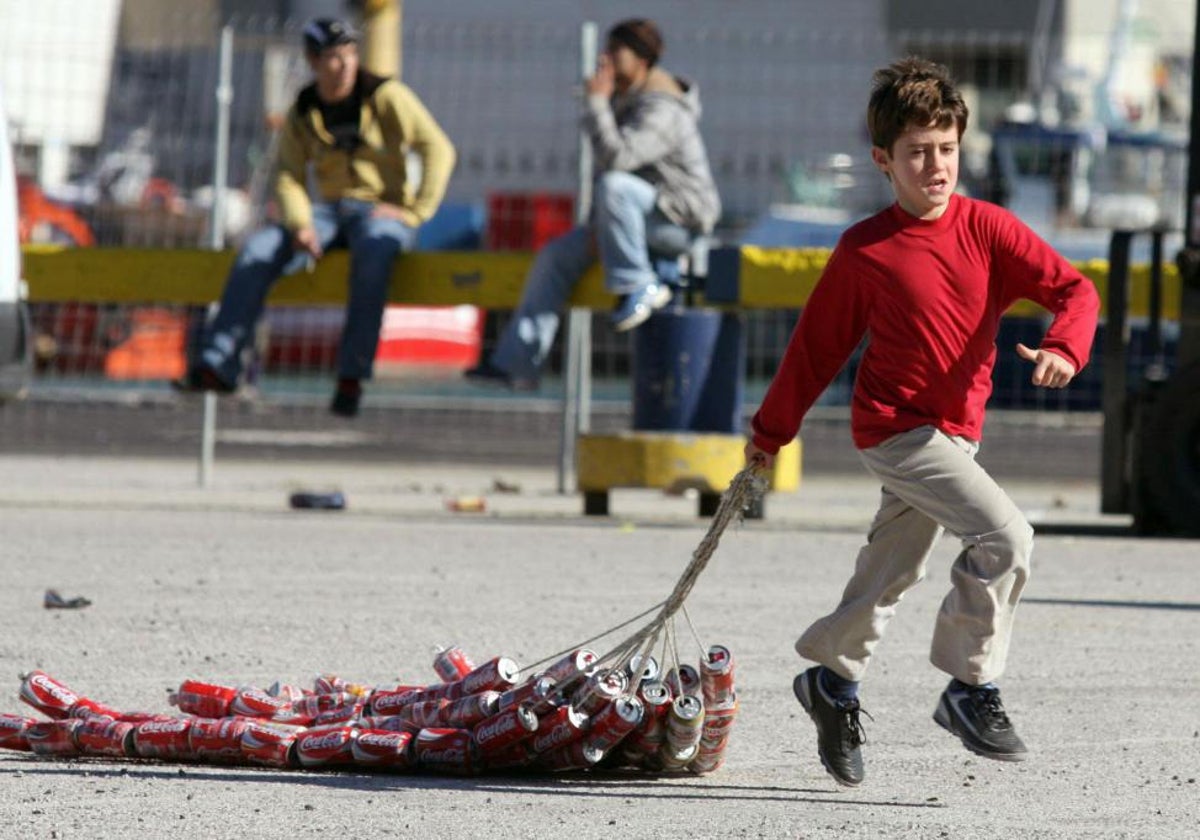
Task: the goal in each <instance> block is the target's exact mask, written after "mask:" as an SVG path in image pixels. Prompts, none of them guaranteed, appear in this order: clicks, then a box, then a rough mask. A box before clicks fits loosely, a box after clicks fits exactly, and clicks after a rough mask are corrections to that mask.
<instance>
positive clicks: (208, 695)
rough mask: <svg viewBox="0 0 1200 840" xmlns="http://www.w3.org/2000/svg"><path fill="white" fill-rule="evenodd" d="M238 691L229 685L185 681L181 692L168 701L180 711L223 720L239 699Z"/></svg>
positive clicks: (171, 696)
mask: <svg viewBox="0 0 1200 840" xmlns="http://www.w3.org/2000/svg"><path fill="white" fill-rule="evenodd" d="M237 693H238V692H237V689H236V688H232V687H230V686H227V685H214V684H212V683H205V682H200V681H199V680H184V681H183V682H182V683H180V684H179V690H178V691H175V692H173V693H172V694H171V695H170V696H169V697H168V698H167V699H168V702H170V703H171V705H173V706H177V707H179V711H181V712H186V713H187V714H189V715H195V716H196V717H202V718H223V717H226V716H228V715H229V707H230V705H231V704H232V703H233V699H234V698H235V697H237Z"/></svg>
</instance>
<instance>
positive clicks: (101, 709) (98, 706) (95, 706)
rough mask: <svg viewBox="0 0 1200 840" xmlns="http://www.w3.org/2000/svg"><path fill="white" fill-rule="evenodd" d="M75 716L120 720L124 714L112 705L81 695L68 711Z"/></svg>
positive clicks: (86, 718)
mask: <svg viewBox="0 0 1200 840" xmlns="http://www.w3.org/2000/svg"><path fill="white" fill-rule="evenodd" d="M68 714H69V715H70V716H71V717H73V718H80V719H82V720H88V719H89V718H101V719H103V720H119V719H121V718H122V715H121V713H120V712H119V711H117V710H116V709H114V708H113V707H112V706H108V705H105V704H104V703H99V702H97V701H95V700H91V699H89V698H87V697H80V698H79V699H78V700H76V701H75V705H73V706H72V707H71V711H70V712H69V713H68Z"/></svg>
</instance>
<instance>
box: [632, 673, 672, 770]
mask: <svg viewBox="0 0 1200 840" xmlns="http://www.w3.org/2000/svg"><path fill="white" fill-rule="evenodd" d="M638 697H639V698H640V699H641V701H642V705H643V706H644V707H645V712H644V714H643V715H642V720H641V722H640V723H639V724H638V725H637V728H636V729H635V730H634V732H633V735H632V736H630V738H629V740H628V742H627V745H628V747H629V749H631V750H632V751H633V755H631V756H630V757H631V758H634V759H636V758H637V757H638V756H641V757H645V756H648V755H653V754H654V753H656V752H658V749H659V747H661V746H662V744H663V741H665V740H666V739H667V713H668V712H669V711H670V709H671V690H670V689H668V688H667V686H666V685H665V684H664V683H661V682H658V681H657V680H655V681H652V682H647V683H642V686H641V688H639V689H638ZM628 752H629V750H627V753H628Z"/></svg>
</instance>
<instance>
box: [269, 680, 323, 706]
mask: <svg viewBox="0 0 1200 840" xmlns="http://www.w3.org/2000/svg"><path fill="white" fill-rule="evenodd" d="M311 693H313V692H309V691H305V690H304V689H303V688H301V687H300V686H298V685H292V684H290V683H283V682H279V681H278V680H276V681H275V682H273V683H271V687H270V688H268V689H267V694H270V695H271V696H272V697H279V698H282V699H283V700H287V701H289V702H292V703H295V702H296V701H297V700H299V699H301V698H302V697H305V696H307V695H309V694H311Z"/></svg>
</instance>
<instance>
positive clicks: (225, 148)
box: [199, 25, 233, 487]
mask: <svg viewBox="0 0 1200 840" xmlns="http://www.w3.org/2000/svg"><path fill="white" fill-rule="evenodd" d="M217 61H218V67H219V69H218V73H217V90H216V98H217V128H216V136H215V144H214V145H215V153H214V154H213V199H212V212H211V213H210V215H209V219H208V247H209V248H211V249H212V250H214V251H219V250H221V249H222V248H224V247H225V190H226V187H227V181H228V180H229V111H230V106H231V105H232V104H233V27H232V26H229V25H226V26H223V27H222V28H221V41H220V46H219V47H218V52H217ZM216 439H217V395H216V394H214V393H213V392H212V391H205V392H204V416H203V420H202V423H201V427H200V477H199V481H200V486H201V487H208V486H209V485H211V484H212V469H213V457H214V453H215V449H216Z"/></svg>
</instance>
